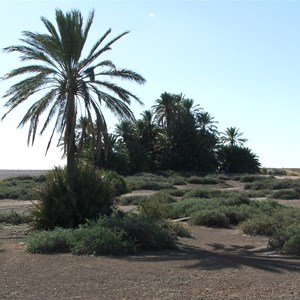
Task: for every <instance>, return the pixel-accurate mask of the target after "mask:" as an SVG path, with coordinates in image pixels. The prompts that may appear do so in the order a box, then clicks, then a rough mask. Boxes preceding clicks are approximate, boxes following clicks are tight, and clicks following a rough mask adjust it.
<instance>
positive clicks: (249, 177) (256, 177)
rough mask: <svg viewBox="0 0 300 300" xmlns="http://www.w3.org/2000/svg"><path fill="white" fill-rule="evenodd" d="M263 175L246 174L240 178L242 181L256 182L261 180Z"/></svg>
mask: <svg viewBox="0 0 300 300" xmlns="http://www.w3.org/2000/svg"><path fill="white" fill-rule="evenodd" d="M262 178H263V177H262V176H260V175H244V176H242V177H241V178H240V181H241V182H244V183H246V182H247V183H249V182H255V181H261V179H262Z"/></svg>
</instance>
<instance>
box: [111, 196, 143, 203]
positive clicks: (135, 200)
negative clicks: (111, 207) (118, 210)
mask: <svg viewBox="0 0 300 300" xmlns="http://www.w3.org/2000/svg"><path fill="white" fill-rule="evenodd" d="M148 197H149V196H144V195H132V196H126V197H120V198H118V199H117V204H119V205H139V204H141V203H143V202H144V201H146V200H147V199H148Z"/></svg>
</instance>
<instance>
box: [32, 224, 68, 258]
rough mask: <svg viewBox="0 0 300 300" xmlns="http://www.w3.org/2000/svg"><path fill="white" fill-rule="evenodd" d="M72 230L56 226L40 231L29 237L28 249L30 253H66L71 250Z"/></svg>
mask: <svg viewBox="0 0 300 300" xmlns="http://www.w3.org/2000/svg"><path fill="white" fill-rule="evenodd" d="M71 239H72V231H71V230H70V229H62V228H56V229H55V230H53V231H39V232H36V233H34V234H31V235H30V236H29V238H28V239H27V244H26V250H27V251H28V252H30V253H65V252H70V250H71Z"/></svg>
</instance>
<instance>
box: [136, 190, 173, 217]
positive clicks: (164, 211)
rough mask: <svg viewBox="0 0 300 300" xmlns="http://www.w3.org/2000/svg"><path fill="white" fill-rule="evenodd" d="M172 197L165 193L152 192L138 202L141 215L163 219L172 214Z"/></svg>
mask: <svg viewBox="0 0 300 300" xmlns="http://www.w3.org/2000/svg"><path fill="white" fill-rule="evenodd" d="M172 202H173V198H172V197H171V196H169V195H167V194H154V195H152V196H149V197H148V198H147V199H145V201H143V202H142V203H140V204H139V207H138V209H139V211H140V213H141V214H142V215H145V216H146V217H148V218H151V219H154V220H163V219H166V218H168V217H170V216H171V215H172V206H171V205H170V203H172Z"/></svg>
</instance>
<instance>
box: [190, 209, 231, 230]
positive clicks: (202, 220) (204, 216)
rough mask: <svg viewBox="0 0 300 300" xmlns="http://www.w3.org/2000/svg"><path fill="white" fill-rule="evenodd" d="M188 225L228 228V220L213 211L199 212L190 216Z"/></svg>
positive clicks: (220, 213) (216, 211)
mask: <svg viewBox="0 0 300 300" xmlns="http://www.w3.org/2000/svg"><path fill="white" fill-rule="evenodd" d="M190 223H191V224H192V225H200V226H208V227H225V228H226V227H229V218H227V217H226V215H225V213H224V212H222V211H219V210H217V209H215V210H208V209H207V210H201V211H198V212H196V213H193V214H192V215H191V219H190Z"/></svg>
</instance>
